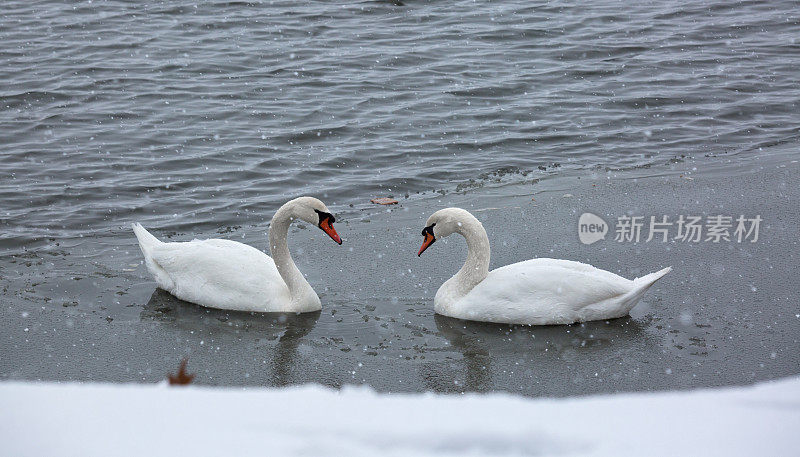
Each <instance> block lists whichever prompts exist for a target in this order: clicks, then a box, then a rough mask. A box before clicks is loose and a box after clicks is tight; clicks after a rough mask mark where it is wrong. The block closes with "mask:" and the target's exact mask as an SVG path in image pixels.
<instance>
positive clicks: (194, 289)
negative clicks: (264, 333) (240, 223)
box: [152, 239, 290, 311]
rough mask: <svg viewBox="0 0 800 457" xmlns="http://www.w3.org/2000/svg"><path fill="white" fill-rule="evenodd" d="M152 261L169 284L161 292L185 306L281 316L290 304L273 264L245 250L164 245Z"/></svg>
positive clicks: (219, 243)
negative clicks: (186, 304)
mask: <svg viewBox="0 0 800 457" xmlns="http://www.w3.org/2000/svg"><path fill="white" fill-rule="evenodd" d="M152 259H153V261H154V262H155V263H156V264H157V266H158V267H160V268H161V269H162V270H163V271H164V272H165V273H166V274H167V275H168V276H169V278H170V279H171V280H172V284H161V283H159V286H161V287H164V288H166V289H167V290H168V291H169V292H171V293H172V294H173V295H175V296H176V297H178V298H181V299H183V300H186V301H190V302H193V303H197V304H200V305H203V306H208V307H212V308H221V309H236V310H241V311H280V310H281V308H282V307H285V306H287V305H288V304H289V302H290V298H289V290H288V288H287V287H286V283H285V282H284V281H283V279H282V278H281V277H280V274H278V269H277V268H276V267H275V262H273V260H272V258H271V257H270V256H268V255H266V254H264V253H263V252H261V251H259V250H258V249H256V248H253V247H251V246H248V245H246V244H242V243H237V242H235V241H230V240H220V239H212V240H203V241H200V240H194V241H190V242H187V243H163V244H161V245H159V246H157V247H155V248H154V249H153V251H152ZM165 286H166V287H165Z"/></svg>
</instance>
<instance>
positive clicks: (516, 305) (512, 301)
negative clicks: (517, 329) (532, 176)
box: [417, 208, 672, 325]
mask: <svg viewBox="0 0 800 457" xmlns="http://www.w3.org/2000/svg"><path fill="white" fill-rule="evenodd" d="M453 233H459V234H461V235H462V236H463V237H464V238H465V239H466V240H467V249H468V254H467V261H466V262H465V263H464V266H463V267H461V270H459V272H458V273H456V274H455V276H453V277H452V278H450V279H448V280H447V281H446V282H445V283H444V284H443V285H442V287H440V288H439V290H438V291H437V292H436V297H435V298H434V300H433V304H434V308H435V310H436V312H437V313H439V314H443V315H445V316H450V317H455V318H458V319H466V320H473V321H484V322H496V323H505V324H526V325H551V324H571V323H573V322H583V321H591V320H597V319H612V318H616V317H622V316H625V315H626V314H628V312H630V310H631V309H632V308H633V307H634V305H636V303H637V302H638V301H639V299H640V298H641V297H642V295H644V293H645V292H646V291H647V289H648V288H649V287H650V286H652V285H653V283H654V282H656V280H658V279H659V278H661V277H662V276H664V275H665V274H667V273H669V272H670V271H671V270H672V268H671V267H667V268H664V269H663V270H661V271H657V272H655V273H651V274H649V275H646V276H643V277H641V278H637V279H634V280H633V281H631V280H629V279H625V278H623V277H621V276H618V275H615V274H614V273H611V272H608V271H604V270H600V269H598V268H595V267H593V266H591V265H586V264H584V263H580V262H573V261H570V260H558V259H532V260H527V261H524V262H519V263H515V264H512V265H506V266H504V267H501V268H498V269H496V270H493V271H491V272H490V271H489V255H490V249H489V237H488V236H486V230H484V228H483V225H482V224H481V223H480V222H479V221H478V219H476V218H475V216H473V215H472V214H470V213H469V212H468V211H465V210H463V209H460V208H446V209H442V210H439V211H437V212H435V213H433V215H431V217H430V218H428V222H427V223H426V227H425V229H423V230H422V235H423V236H424V237H425V240H424V242H423V244H422V247H421V248H420V250H419V253H418V254H417V255H422V253H423V252H424V251H425V250H426V249H428V247H430V245H431V244H433V242H434V241H436V240H437V239H439V238H444V237H446V236H449V235H451V234H453Z"/></svg>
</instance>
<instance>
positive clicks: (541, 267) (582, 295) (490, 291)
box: [468, 259, 630, 314]
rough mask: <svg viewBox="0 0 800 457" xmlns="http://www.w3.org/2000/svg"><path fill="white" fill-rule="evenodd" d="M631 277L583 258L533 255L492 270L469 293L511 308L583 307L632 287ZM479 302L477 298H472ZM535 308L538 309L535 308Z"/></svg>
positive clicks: (546, 309) (624, 291)
mask: <svg viewBox="0 0 800 457" xmlns="http://www.w3.org/2000/svg"><path fill="white" fill-rule="evenodd" d="M629 283H630V281H628V280H627V279H625V278H622V277H620V276H617V275H615V274H613V273H610V272H607V271H603V270H599V269H597V268H595V267H592V266H591V265H585V264H582V263H579V262H572V261H566V260H563V261H562V260H554V259H533V260H528V261H525V262H520V263H515V264H512V265H507V266H505V267H502V268H498V269H496V270H493V271H491V272H490V273H489V275H488V276H487V277H486V279H484V280H483V281H482V282H481V283H480V284H478V286H476V287H475V288H474V289H473V291H472V292H471V293H470V294H468V296H473V298H480V301H482V302H483V303H486V304H487V306H490V307H494V308H495V310H497V309H498V308H505V309H507V310H508V311H509V312H511V311H514V310H516V311H519V312H526V313H529V312H533V311H536V312H537V313H538V312H543V313H544V314H548V313H550V312H553V311H554V310H574V311H577V310H580V309H581V308H583V307H585V306H589V305H591V304H594V303H598V302H602V301H605V300H608V299H612V298H614V297H618V296H620V295H623V294H625V293H627V292H628V291H629V290H630V284H629ZM470 301H471V302H472V304H473V305H474V304H476V303H477V300H470ZM534 308H535V309H534Z"/></svg>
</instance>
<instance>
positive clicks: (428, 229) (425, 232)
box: [422, 223, 436, 236]
mask: <svg viewBox="0 0 800 457" xmlns="http://www.w3.org/2000/svg"><path fill="white" fill-rule="evenodd" d="M434 225H436V224H435V223H434V224H431V225H429V226H427V227H425V228H424V229H422V236H425V235H428V234H430V235H431V236H434V235H433V226H434Z"/></svg>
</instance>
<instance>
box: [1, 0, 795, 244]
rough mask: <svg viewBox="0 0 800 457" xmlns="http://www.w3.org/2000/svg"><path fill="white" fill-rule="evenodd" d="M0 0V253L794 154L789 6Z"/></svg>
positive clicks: (730, 3)
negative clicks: (567, 174) (300, 201)
mask: <svg viewBox="0 0 800 457" xmlns="http://www.w3.org/2000/svg"><path fill="white" fill-rule="evenodd" d="M400 3H401V2H358V1H356V2H347V3H342V2H307V1H299V2H298V1H290V2H279V1H276V2H240V1H209V2H197V1H170V2H152V3H140V2H120V1H82V2H54V1H29V0H26V1H5V2H3V7H2V11H0V81H2V87H0V145H2V146H1V147H0V201H2V207H1V208H0V228H1V229H2V230H0V249H1V250H2V251H0V252H6V253H8V252H18V251H19V248H20V247H21V246H31V245H36V244H37V243H41V242H42V241H43V240H47V239H48V238H77V237H81V236H87V235H99V234H103V235H107V234H109V233H110V232H118V231H120V230H127V229H126V227H127V225H128V223H129V222H130V221H132V220H137V221H140V222H142V223H144V224H145V225H146V226H149V227H157V228H160V229H167V230H182V229H183V230H188V229H192V230H197V229H198V228H199V229H200V230H209V229H212V228H214V229H216V228H217V227H224V226H238V225H247V224H250V225H255V224H265V223H266V222H268V221H269V219H270V218H271V215H272V213H273V211H274V210H275V209H276V208H277V207H278V206H279V205H280V204H281V203H282V202H284V201H285V200H287V199H288V198H289V197H294V196H298V195H303V194H313V195H317V196H319V197H321V198H323V199H324V200H325V201H326V202H327V203H328V204H329V205H330V206H331V207H332V208H333V209H335V210H337V211H342V210H343V209H347V208H349V206H347V205H350V204H353V205H355V206H356V207H358V206H359V205H365V204H368V203H367V202H368V200H369V199H370V198H372V197H375V196H386V195H394V196H395V197H405V196H406V195H409V196H410V197H411V198H414V196H416V194H417V192H431V191H441V192H450V191H453V190H456V189H462V190H463V189H465V188H467V189H469V188H472V187H480V186H482V185H484V184H486V183H493V182H496V181H501V182H515V181H524V180H526V179H535V178H536V177H540V176H545V175H548V174H552V173H558V172H559V171H560V170H564V169H568V168H591V167H600V168H624V167H636V166H647V165H650V164H656V163H663V162H667V161H669V160H672V159H674V158H676V157H680V156H683V155H688V156H700V155H707V154H711V155H722V154H757V153H758V151H759V148H762V147H765V146H770V145H774V144H780V143H787V142H796V141H797V140H798V138H799V137H800V134H798V131H797V125H798V122H799V121H800V114H799V113H800V106H798V103H799V102H800V86H799V85H798V70H797V69H798V68H800V43H798V42H797V40H798V38H800V9H798V8H797V3H796V2H794V1H769V2H758V1H735V2H734V1H718V2H685V1H667V2H617V1H597V2H590V3H588V4H587V3H585V2H530V1H505V2H476V1H457V2H446V3H442V2H426V1H414V0H408V1H404V2H402V3H404V4H400Z"/></svg>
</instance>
